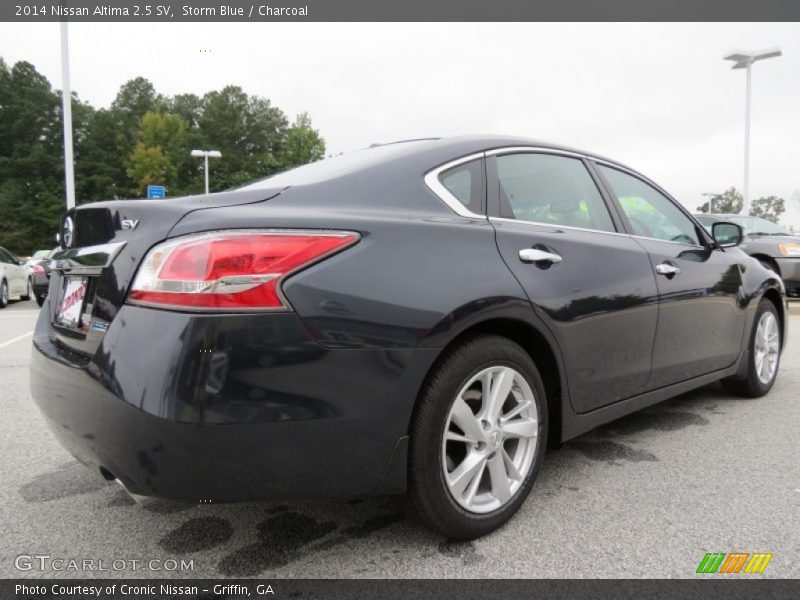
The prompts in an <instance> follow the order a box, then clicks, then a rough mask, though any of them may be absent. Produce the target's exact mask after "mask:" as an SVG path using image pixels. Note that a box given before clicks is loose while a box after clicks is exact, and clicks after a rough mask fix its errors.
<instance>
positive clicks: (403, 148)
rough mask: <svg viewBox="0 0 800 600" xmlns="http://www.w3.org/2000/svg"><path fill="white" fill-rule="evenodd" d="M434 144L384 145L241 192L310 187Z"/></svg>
mask: <svg viewBox="0 0 800 600" xmlns="http://www.w3.org/2000/svg"><path fill="white" fill-rule="evenodd" d="M432 141H434V140H412V141H408V142H397V143H394V144H385V145H383V146H375V147H373V148H364V149H363V150H356V151H354V152H348V153H347V154H340V155H338V156H331V157H330V158H325V159H323V160H320V161H317V162H314V163H310V164H307V165H303V166H302V167H297V168H295V169H290V170H288V171H284V172H282V173H278V174H276V175H273V176H272V177H267V178H266V179H261V180H259V181H255V182H253V183H250V184H248V185H245V186H243V187H241V188H239V189H242V190H262V189H270V188H282V187H288V186H292V185H308V184H311V183H319V182H321V181H326V180H328V179H333V178H335V177H341V176H343V175H348V174H350V173H355V172H356V171H359V170H361V169H364V168H366V167H369V166H372V165H377V164H380V163H383V162H388V161H391V160H393V159H395V158H400V157H402V156H406V155H407V154H410V153H412V152H414V151H416V150H417V149H418V148H420V147H421V146H423V145H425V144H430V143H431V142H432Z"/></svg>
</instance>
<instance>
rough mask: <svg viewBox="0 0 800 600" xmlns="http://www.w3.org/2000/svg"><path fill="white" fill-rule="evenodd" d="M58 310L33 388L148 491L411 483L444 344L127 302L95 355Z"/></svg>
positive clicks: (270, 492) (62, 422)
mask: <svg viewBox="0 0 800 600" xmlns="http://www.w3.org/2000/svg"><path fill="white" fill-rule="evenodd" d="M49 315H50V311H49V310H43V311H42V312H41V315H40V320H39V323H38V324H37V329H36V332H35V334H34V352H33V359H32V362H31V389H32V394H33V398H34V400H35V401H36V403H37V404H38V406H39V408H40V409H41V410H42V412H43V413H44V415H45V416H46V417H47V421H48V424H49V425H50V427H51V429H52V430H53V432H54V433H55V435H56V437H57V438H58V439H59V440H60V442H61V443H62V444H63V445H64V446H65V447H66V448H67V449H68V450H69V451H70V452H71V453H72V454H73V455H74V456H75V457H76V458H78V459H79V460H80V461H81V462H83V463H84V464H86V465H89V466H92V467H94V468H98V467H102V469H103V470H104V471H105V472H107V474H106V476H108V474H111V475H113V476H114V477H115V478H117V479H119V480H120V481H121V482H122V483H123V484H124V485H125V486H126V487H127V488H128V489H129V490H130V491H131V492H133V493H135V494H140V495H144V496H157V497H165V498H175V499H181V500H188V501H208V500H210V501H213V502H223V501H237V500H248V499H258V498H274V497H288V496H299V495H303V496H306V495H357V494H365V493H371V492H376V491H380V492H387V493H400V492H402V491H404V487H405V452H404V448H405V446H404V443H403V442H404V440H405V435H406V431H407V427H408V422H409V418H410V414H411V410H412V407H413V401H414V398H415V397H416V394H417V392H418V388H419V384H420V383H421V381H422V379H423V377H424V374H425V373H426V372H427V370H428V368H429V366H430V364H431V363H432V361H433V360H434V358H435V354H436V351H435V350H413V349H364V350H330V349H326V348H323V347H322V346H320V345H319V344H317V343H316V342H315V341H314V340H313V338H312V337H311V335H310V334H309V333H308V330H307V329H306V328H305V327H304V325H303V323H302V322H301V321H300V319H299V318H298V317H297V316H296V315H295V314H293V313H280V314H266V315H249V316H234V315H227V316H204V315H191V314H184V313H171V312H166V311H158V310H151V309H146V308H139V307H133V306H124V307H123V308H122V309H121V310H120V311H119V313H118V314H117V315H116V317H115V318H114V320H113V321H112V323H111V325H110V326H109V328H108V331H107V332H106V334H105V336H104V338H103V340H102V342H101V343H100V345H99V347H98V349H97V352H96V353H94V355H93V356H92V357H88V356H85V355H81V354H80V353H76V352H74V351H73V350H70V349H69V348H68V347H67V346H65V345H63V344H62V343H61V342H60V341H59V340H58V338H57V336H56V334H55V333H54V331H53V330H52V328H51V327H50V323H49V319H50V317H49ZM396 449H397V450H396ZM98 470H99V469H98Z"/></svg>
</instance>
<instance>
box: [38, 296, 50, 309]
mask: <svg viewBox="0 0 800 600" xmlns="http://www.w3.org/2000/svg"><path fill="white" fill-rule="evenodd" d="M46 299H47V296H46V295H44V294H39V295H38V296H36V304H38V305H39V307H40V308H41V307H42V306H43V305H44V301H45V300H46Z"/></svg>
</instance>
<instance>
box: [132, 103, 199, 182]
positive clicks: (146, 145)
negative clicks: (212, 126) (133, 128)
mask: <svg viewBox="0 0 800 600" xmlns="http://www.w3.org/2000/svg"><path fill="white" fill-rule="evenodd" d="M137 138H138V141H137V143H136V146H134V149H133V152H132V153H131V156H130V158H129V161H128V162H129V166H128V171H127V172H128V176H129V177H130V178H131V179H132V180H133V181H134V183H135V184H136V186H137V190H136V191H137V192H139V193H144V191H145V189H146V188H147V186H148V185H150V184H163V185H166V186H167V188H168V189H170V190H171V191H172V192H174V187H175V186H176V185H177V183H178V179H177V178H178V169H177V167H176V164H177V162H178V161H179V160H180V159H181V158H182V157H183V156H186V155H187V154H188V153H189V149H188V146H187V144H186V123H185V122H184V120H183V119H181V118H180V117H179V116H178V115H173V114H169V113H158V112H148V113H145V114H144V116H143V117H142V120H141V125H140V127H139V133H138V135H137Z"/></svg>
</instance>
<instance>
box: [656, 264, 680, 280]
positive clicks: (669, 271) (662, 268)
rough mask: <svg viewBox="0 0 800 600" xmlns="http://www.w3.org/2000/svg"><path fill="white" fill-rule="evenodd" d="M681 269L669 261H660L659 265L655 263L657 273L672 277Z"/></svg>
mask: <svg viewBox="0 0 800 600" xmlns="http://www.w3.org/2000/svg"><path fill="white" fill-rule="evenodd" d="M680 272H681V270H680V269H679V268H678V267H676V266H675V265H671V264H669V263H661V264H660V265H656V273H658V274H659V275H664V276H666V277H674V276H675V275H677V274H678V273H680Z"/></svg>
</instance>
